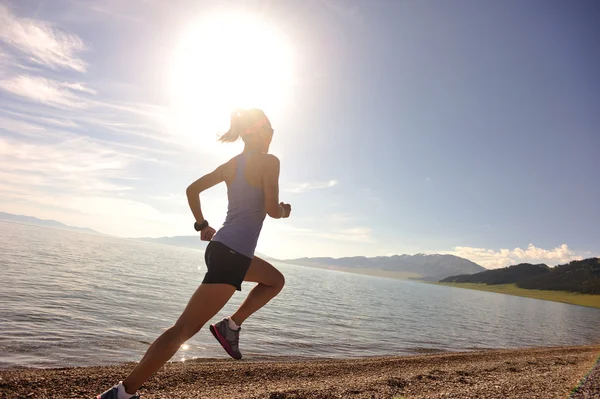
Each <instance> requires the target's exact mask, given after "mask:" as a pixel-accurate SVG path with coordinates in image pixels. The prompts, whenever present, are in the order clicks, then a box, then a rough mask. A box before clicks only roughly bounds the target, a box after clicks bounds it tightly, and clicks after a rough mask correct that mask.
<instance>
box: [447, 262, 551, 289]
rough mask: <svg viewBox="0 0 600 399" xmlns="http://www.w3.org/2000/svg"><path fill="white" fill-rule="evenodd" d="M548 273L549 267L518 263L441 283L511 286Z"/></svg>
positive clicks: (459, 276)
mask: <svg viewBox="0 0 600 399" xmlns="http://www.w3.org/2000/svg"><path fill="white" fill-rule="evenodd" d="M546 273H550V267H548V266H546V265H544V264H539V265H532V264H529V263H520V264H518V265H514V266H509V267H503V268H501V269H494V270H487V271H485V272H481V273H476V274H469V275H458V276H451V277H447V278H445V279H443V280H441V281H440V282H442V283H484V284H488V285H497V284H513V283H516V282H517V281H522V280H524V279H526V278H530V277H534V276H540V275H542V274H546Z"/></svg>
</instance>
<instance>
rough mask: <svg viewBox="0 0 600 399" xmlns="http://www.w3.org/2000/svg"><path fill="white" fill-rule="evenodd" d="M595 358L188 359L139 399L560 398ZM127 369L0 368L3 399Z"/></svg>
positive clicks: (593, 386) (76, 392)
mask: <svg viewBox="0 0 600 399" xmlns="http://www.w3.org/2000/svg"><path fill="white" fill-rule="evenodd" d="M599 354H600V345H595V346H580V347H559V348H536V349H517V350H490V351H478V352H467V353H450V354H448V353H444V354H432V355H419V356H407V357H388V358H366V359H351V360H328V359H317V360H314V359H311V360H243V361H233V360H193V361H186V362H185V363H169V364H167V365H166V366H165V367H164V368H163V369H161V371H159V372H158V373H157V374H156V375H155V376H154V377H153V378H152V379H151V380H150V381H148V382H147V383H146V384H145V385H144V387H143V388H142V390H141V393H142V395H143V399H151V398H164V399H166V398H183V399H187V398H220V399H227V398H267V399H326V398H351V399H354V398H356V399H359V398H360V399H362V398H390V399H401V398H402V399H417V398H481V399H492V398H494V399H495V398H497V399H507V398H515V399H516V398H518V399H521V398H527V399H534V398H539V399H551V398H562V399H565V398H567V397H568V396H569V393H570V392H571V391H572V390H573V388H575V387H576V386H578V384H579V382H580V380H581V379H582V378H583V377H584V376H585V375H586V373H587V372H588V371H589V370H590V369H591V368H592V366H593V365H594V362H595V361H596V359H597V358H598V355H599ZM132 367H133V365H132V364H126V365H121V366H108V367H79V368H63V369H46V370H39V369H11V370H1V371H0V392H1V393H0V398H2V399H5V398H11V399H12V398H36V399H41V398H64V399H67V398H92V397H94V394H98V393H99V392H101V391H103V390H105V389H106V388H108V387H110V386H111V385H113V384H114V383H115V381H118V380H119V379H122V378H123V377H124V376H125V375H126V374H127V372H128V371H129V370H131V368H132ZM599 384H600V370H598V368H596V370H595V371H594V372H592V373H590V374H589V378H588V379H587V380H586V381H585V382H584V383H583V384H582V385H581V387H580V389H579V390H578V392H577V393H575V395H580V396H576V397H575V398H576V399H581V398H592V397H594V398H597V397H599V396H598V392H599V391H598V387H599V386H600V385H599ZM588 386H589V389H588V388H587V387H588ZM586 390H587V391H586ZM586 392H590V394H591V395H592V396H589V394H588V393H586ZM581 395H584V396H581ZM585 395H588V396H585ZM594 395H596V396H594Z"/></svg>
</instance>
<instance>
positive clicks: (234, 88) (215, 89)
mask: <svg viewBox="0 0 600 399" xmlns="http://www.w3.org/2000/svg"><path fill="white" fill-rule="evenodd" d="M292 75H293V74H292V54H291V46H290V44H289V42H288V40H287V37H286V35H285V34H283V32H282V31H280V30H278V29H276V28H275V27H274V26H271V25H269V24H267V23H266V22H265V21H264V20H262V19H260V18H258V17H255V16H252V15H249V14H244V13H234V12H222V13H219V14H213V15H209V16H206V17H204V18H202V19H200V20H199V21H197V22H196V23H194V24H193V25H192V26H189V27H188V28H187V29H186V30H185V32H184V34H183V35H182V37H181V39H180V41H179V45H178V46H177V48H176V49H175V54H174V57H173V66H172V70H171V82H170V88H171V98H172V105H173V107H172V109H173V120H174V123H175V127H176V129H177V131H178V133H180V134H181V135H183V136H184V137H186V138H188V139H190V140H191V141H192V142H195V143H196V144H199V145H201V146H204V147H206V146H210V148H215V149H216V150H217V151H218V149H217V148H218V147H216V145H215V144H216V136H215V134H216V133H218V132H224V131H226V130H227V128H228V125H229V115H230V112H231V111H232V110H233V109H235V108H255V107H256V108H261V109H263V110H264V111H265V112H266V113H267V115H269V116H270V117H271V118H272V119H273V115H274V114H275V115H277V114H279V113H280V112H281V111H282V107H283V105H284V104H285V102H286V100H287V97H288V95H289V91H290V87H291V84H292ZM213 146H214V147H213ZM219 147H220V148H223V147H227V146H219Z"/></svg>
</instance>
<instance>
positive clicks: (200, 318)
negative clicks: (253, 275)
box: [123, 284, 235, 393]
mask: <svg viewBox="0 0 600 399" xmlns="http://www.w3.org/2000/svg"><path fill="white" fill-rule="evenodd" d="M234 292H235V287H233V286H231V285H229V284H200V287H198V289H197V290H196V292H194V295H192V298H191V299H190V301H189V302H188V304H187V306H186V308H185V310H184V311H183V313H182V314H181V316H180V317H179V319H178V320H177V322H176V323H175V325H174V326H173V327H171V328H169V329H168V330H167V331H165V332H164V333H162V335H161V336H160V337H158V338H157V339H156V341H154V343H153V344H152V345H150V348H148V351H147V352H146V354H145V355H144V357H143V358H142V360H141V361H140V362H139V363H138V364H137V366H135V368H134V369H133V371H132V372H131V374H129V376H128V377H127V378H126V379H125V381H123V385H124V386H125V390H126V391H127V392H128V393H135V392H136V391H137V390H138V389H140V387H141V386H142V384H143V383H144V382H146V380H148V378H150V377H151V376H152V374H154V373H155V372H157V371H158V370H159V369H160V368H161V367H162V366H163V365H164V364H165V363H166V362H167V361H168V360H169V359H170V358H171V357H173V355H174V354H175V353H176V352H177V350H178V349H179V347H180V346H181V345H183V343H184V342H185V341H187V340H188V339H190V338H191V337H192V336H194V334H196V333H197V332H198V331H200V329H201V328H202V326H203V325H204V324H205V323H206V322H207V321H209V320H210V319H211V318H212V317H213V316H214V315H216V314H217V312H218V311H219V310H221V308H223V306H225V304H226V303H227V301H229V299H230V298H231V296H232V295H233V293H234Z"/></svg>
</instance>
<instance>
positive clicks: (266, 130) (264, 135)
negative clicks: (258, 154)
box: [258, 124, 274, 153]
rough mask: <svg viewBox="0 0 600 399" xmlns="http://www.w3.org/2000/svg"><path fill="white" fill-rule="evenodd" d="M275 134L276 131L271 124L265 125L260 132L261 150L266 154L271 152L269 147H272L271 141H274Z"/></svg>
mask: <svg viewBox="0 0 600 399" xmlns="http://www.w3.org/2000/svg"><path fill="white" fill-rule="evenodd" d="M273 133H274V130H273V128H272V127H271V125H270V124H267V125H265V126H264V127H263V128H262V129H261V130H260V131H259V132H258V134H259V137H260V140H261V148H260V150H261V151H262V152H264V153H268V152H269V147H270V146H271V141H273Z"/></svg>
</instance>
